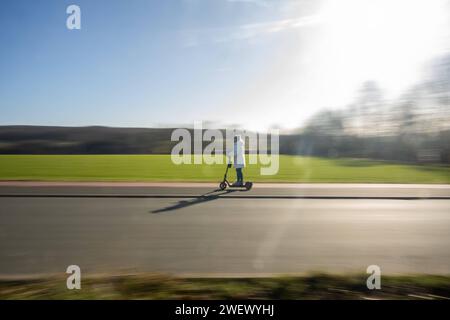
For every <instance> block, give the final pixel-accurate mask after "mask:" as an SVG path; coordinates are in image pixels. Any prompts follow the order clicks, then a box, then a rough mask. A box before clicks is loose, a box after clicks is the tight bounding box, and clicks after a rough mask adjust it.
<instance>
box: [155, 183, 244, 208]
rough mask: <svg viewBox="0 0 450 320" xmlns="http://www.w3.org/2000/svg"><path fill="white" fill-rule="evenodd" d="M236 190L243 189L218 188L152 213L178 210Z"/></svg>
mask: <svg viewBox="0 0 450 320" xmlns="http://www.w3.org/2000/svg"><path fill="white" fill-rule="evenodd" d="M236 191H241V190H225V191H222V190H220V189H216V190H213V191H210V192H208V193H205V194H202V195H201V196H199V197H197V198H195V199H192V200H181V201H178V203H176V204H174V205H171V206H168V207H165V208H161V209H157V210H153V211H151V213H163V212H169V211H173V210H177V209H182V208H186V207H190V206H193V205H196V204H199V203H203V202H208V201H212V200H216V199H219V198H220V196H222V195H225V194H229V193H232V192H236Z"/></svg>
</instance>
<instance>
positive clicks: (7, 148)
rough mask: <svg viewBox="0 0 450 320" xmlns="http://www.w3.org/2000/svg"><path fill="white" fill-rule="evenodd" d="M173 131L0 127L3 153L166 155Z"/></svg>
mask: <svg viewBox="0 0 450 320" xmlns="http://www.w3.org/2000/svg"><path fill="white" fill-rule="evenodd" d="M171 132H172V129H166V128H164V129H163V128H161V129H159V128H155V129H150V128H111V127H100V126H92V127H45V126H0V154H166V153H170V151H171V149H172V145H174V144H175V142H173V143H172V142H171V141H170V135H171Z"/></svg>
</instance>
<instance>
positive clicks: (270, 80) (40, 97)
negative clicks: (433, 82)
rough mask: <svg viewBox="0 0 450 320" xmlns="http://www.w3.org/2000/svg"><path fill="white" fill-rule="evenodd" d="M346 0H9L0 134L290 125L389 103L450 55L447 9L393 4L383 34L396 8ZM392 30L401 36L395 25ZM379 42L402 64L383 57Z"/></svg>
mask: <svg viewBox="0 0 450 320" xmlns="http://www.w3.org/2000/svg"><path fill="white" fill-rule="evenodd" d="M342 1H343V2H346V4H344V5H342V3H343V2H340V3H341V5H339V7H336V6H335V4H333V1H331V2H330V1H316V0H302V1H294V0H285V1H283V0H277V1H275V0H165V1H157V0H153V1H150V0H147V1H144V0H133V1H116V0H95V1H83V0H72V1H63V0H42V1H25V0H4V1H2V3H1V10H0V45H1V50H0V110H1V117H0V124H2V125H6V124H35V125H71V126H76V125H110V126H153V125H171V124H180V123H191V122H192V121H194V120H203V121H218V122H222V123H237V124H242V125H244V126H248V127H252V128H264V127H267V126H270V125H273V124H278V125H286V126H291V127H292V126H296V125H300V124H301V123H302V122H303V121H304V120H305V119H307V118H308V117H309V116H310V115H312V114H313V113H314V112H316V111H317V110H319V109H320V108H323V107H337V106H340V105H343V104H345V103H347V102H348V101H350V100H351V98H352V95H353V93H354V92H355V90H356V89H357V87H358V84H360V83H361V82H362V81H365V80H377V81H379V82H380V83H381V87H384V88H385V89H386V91H387V92H388V93H389V92H392V93H393V94H395V93H397V92H398V91H400V90H402V89H403V88H404V87H405V86H407V85H409V84H410V82H411V81H412V80H411V79H413V80H414V79H415V77H417V74H416V71H417V70H419V66H420V63H422V62H423V61H425V60H426V59H429V58H431V57H433V55H434V54H437V53H439V52H441V51H442V50H447V49H448V43H449V41H448V32H447V31H446V30H448V29H446V27H448V24H447V23H448V14H445V15H443V14H442V12H441V11H442V8H443V6H447V7H445V8H447V9H448V8H449V6H448V1H445V0H436V1H434V0H431V1H430V2H433V1H434V2H435V3H434V4H432V5H427V7H426V8H424V7H423V1H422V2H417V1H414V0H411V1H410V2H417V3H416V4H413V5H412V10H405V6H406V3H410V2H405V1H403V0H398V1H400V2H401V3H402V5H400V6H397V7H396V8H395V10H396V11H394V12H391V13H390V15H389V14H388V17H387V18H386V17H383V19H384V21H386V19H387V21H388V23H389V21H390V20H389V19H391V20H392V21H391V22H392V23H391V24H390V25H388V27H383V26H380V27H379V28H378V27H377V28H375V29H373V28H372V27H373V26H372V24H373V23H372V24H367V25H366V23H367V20H369V22H370V19H373V21H375V23H377V21H379V20H380V19H378V18H377V17H376V16H374V14H376V13H377V12H381V13H383V12H386V8H392V6H391V5H389V4H388V3H389V2H386V1H384V0H380V1H378V3H383V2H384V4H381V5H378V7H376V8H372V9H371V10H370V12H369V13H368V12H367V10H366V7H364V6H361V5H359V3H360V2H361V1H362V0H361V1H359V0H358V2H355V1H353V0H342ZM421 3H422V4H421ZM70 4H77V5H79V6H80V8H81V30H68V29H67V28H66V19H67V14H66V7H67V6H68V5H70ZM383 6H384V7H383ZM408 6H409V5H408ZM352 9H353V10H354V11H353V12H356V13H357V14H354V13H353V14H352V13H351V10H352ZM427 10H428V11H427ZM405 12H410V13H408V14H406V17H405ZM411 12H412V13H411ZM447 12H448V11H447ZM383 14H384V13H383ZM364 15H366V16H364ZM367 15H368V16H367ZM368 17H369V19H367V18H368ZM418 17H419V18H421V19H425V20H423V21H425V22H433V23H432V25H431V26H428V27H420V25H419V27H417V28H419V29H417V30H418V31H420V32H421V33H420V35H419V36H417V33H418V32H417V30H416V32H415V33H416V38H417V37H419V38H418V39H412V38H411V37H409V38H407V39H406V45H405V43H403V44H402V48H403V47H404V48H403V49H402V48H400V47H399V48H398V50H397V51H395V46H396V43H397V42H396V38H389V35H390V34H392V33H393V34H394V35H396V36H397V37H399V38H401V37H404V36H407V35H408V32H409V31H408V30H410V29H411V27H412V26H415V25H416V24H417V21H416V22H414V21H415V20H416V19H417V18H418ZM398 19H400V20H401V19H405V23H404V25H405V24H406V25H405V26H404V27H396V25H397V22H398ZM373 21H372V22H373ZM429 24H430V23H427V24H426V25H429ZM361 25H363V27H362V29H363V31H364V32H365V34H367V32H373V34H372V36H373V38H375V39H378V40H377V41H378V42H376V43H375V44H373V42H369V43H368V44H369V47H370V46H371V45H373V47H370V52H369V51H367V50H366V49H364V48H362V49H361V47H365V48H367V45H364V43H363V45H362V46H361V43H360V44H359V45H358V43H357V42H358V41H359V42H360V41H361V33H358V32H355V30H358V29H361ZM395 28H400V29H398V30H397V29H395ZM392 29H395V30H392ZM371 30H372V31H371ZM430 34H433V35H434V36H433V37H431V36H430ZM410 38H411V39H410ZM422 38H423V39H422ZM430 38H431V40H430ZM425 40H426V41H428V42H426V44H427V45H428V47H429V48H430V49H429V50H425V51H424V50H422V49H421V51H420V52H419V53H417V54H416V55H415V56H414V57H413V58H411V59H409V61H408V63H406V62H405V61H404V60H405V57H404V56H405V55H406V53H405V52H407V51H405V50H414V49H415V48H416V47H415V46H417V48H419V45H420V42H421V41H422V43H423V41H425ZM430 41H431V42H430ZM385 45H389V46H391V49H393V51H395V52H397V54H394V55H389V56H388V55H384V53H383V52H384V51H385V50H383V51H380V52H378V51H377V50H381V49H383V48H382V47H383V46H385ZM392 46H394V48H392ZM380 48H381V49H380ZM355 50H356V54H357V55H356V56H354V57H353V56H351V55H352V54H354V52H355ZM364 50H366V51H364ZM399 50H400V51H399ZM374 51H375V52H374ZM416 51H417V50H416ZM361 57H362V58H361ZM374 57H378V58H376V59H377V63H375V66H376V67H370V65H373V63H372V60H374V59H375V58H374ZM358 59H359V60H358ZM380 60H381V61H380ZM399 65H400V66H399ZM361 69H362V70H361ZM416 69H417V70H416ZM411 70H413V73H411V72H412V71H411ZM392 79H394V80H392ZM390 82H391V83H390Z"/></svg>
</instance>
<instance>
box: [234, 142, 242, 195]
mask: <svg viewBox="0 0 450 320" xmlns="http://www.w3.org/2000/svg"><path fill="white" fill-rule="evenodd" d="M233 164H234V168H235V169H236V176H237V181H236V182H235V183H234V184H233V186H242V185H243V184H244V175H243V173H242V169H243V168H244V167H245V143H244V141H243V140H242V138H241V136H239V135H237V136H234V145H233Z"/></svg>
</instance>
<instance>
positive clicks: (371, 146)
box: [0, 126, 450, 163]
mask: <svg viewBox="0 0 450 320" xmlns="http://www.w3.org/2000/svg"><path fill="white" fill-rule="evenodd" d="M173 130H174V129H173V128H113V127H100V126H92V127H45V126H0V154H170V152H171V151H172V148H173V146H174V145H175V144H176V143H177V142H172V141H171V140H170V138H171V133H172V131H173ZM190 131H191V133H192V130H190ZM323 132H327V131H326V130H316V131H314V130H309V131H308V130H307V131H304V132H303V133H298V134H293V135H281V136H280V150H279V151H280V154H288V155H289V154H291V155H309V156H321V157H347V158H370V159H381V160H395V161H402V162H419V163H420V162H431V163H450V149H449V148H450V147H449V146H450V131H445V132H440V133H439V134H438V135H432V136H430V135H427V134H421V133H417V134H414V135H409V136H408V137H407V138H405V137H404V136H401V135H392V136H375V137H373V136H371V137H361V136H357V135H350V134H339V133H336V132H334V133H331V134H330V133H328V134H327V133H323ZM208 143H209V142H204V143H203V145H204V146H206V145H207V144H208ZM192 150H193V149H192Z"/></svg>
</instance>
